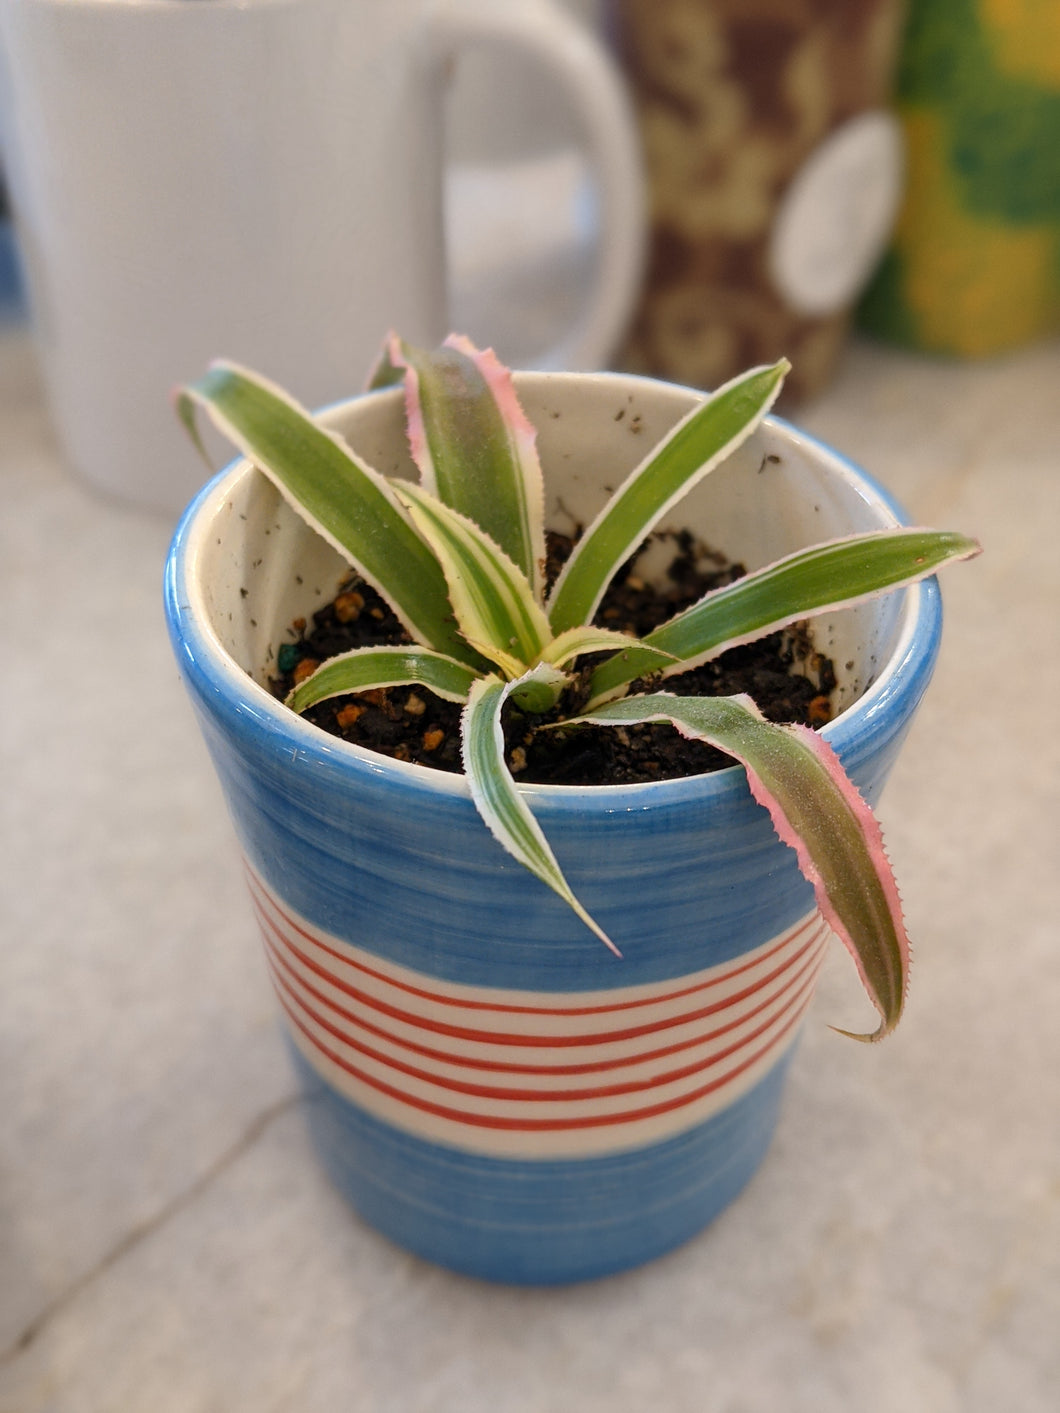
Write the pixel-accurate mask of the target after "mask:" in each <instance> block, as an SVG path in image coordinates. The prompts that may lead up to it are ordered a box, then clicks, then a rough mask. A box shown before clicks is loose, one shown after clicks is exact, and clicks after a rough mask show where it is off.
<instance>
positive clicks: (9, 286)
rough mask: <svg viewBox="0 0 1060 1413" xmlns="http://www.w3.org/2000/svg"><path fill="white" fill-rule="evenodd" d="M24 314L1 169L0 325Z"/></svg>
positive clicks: (15, 252)
mask: <svg viewBox="0 0 1060 1413" xmlns="http://www.w3.org/2000/svg"><path fill="white" fill-rule="evenodd" d="M22 313H23V298H22V272H21V270H20V269H19V265H18V251H17V249H16V248H15V232H14V229H13V227H12V223H11V207H10V203H9V202H8V199H7V186H6V185H5V183H4V170H3V167H0V323H3V322H4V321H5V320H11V319H17V318H20V317H21V316H22Z"/></svg>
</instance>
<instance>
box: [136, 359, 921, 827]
mask: <svg viewBox="0 0 1060 1413" xmlns="http://www.w3.org/2000/svg"><path fill="white" fill-rule="evenodd" d="M515 376H516V378H517V380H518V381H519V382H525V381H526V380H538V379H540V380H542V381H562V380H567V379H571V378H575V379H577V380H579V381H583V382H584V381H592V382H606V383H615V384H620V385H621V386H623V387H624V388H628V387H630V386H639V387H643V388H659V387H665V388H667V389H668V390H670V391H674V390H676V391H681V392H688V393H691V394H693V395H695V396H697V397H701V396H702V395H703V394H702V392H700V391H699V390H697V389H694V388H685V387H683V386H682V385H680V384H674V383H667V382H665V381H664V380H661V379H657V378H650V377H645V376H642V375H640V374H626V373H615V372H597V373H553V372H536V371H535V372H518V373H516V375H515ZM397 392H398V390H396V389H382V390H378V391H375V392H364V393H359V394H356V395H355V396H353V397H349V398H344V399H341V400H340V401H338V402H335V403H330V404H328V405H327V406H325V407H323V408H320V409H318V410H317V412H316V414H315V415H318V416H321V417H323V418H324V419H325V420H328V421H332V420H334V419H336V418H338V417H339V416H341V414H342V413H343V412H344V411H345V410H346V409H347V408H348V407H349V406H350V405H351V404H352V403H355V402H360V401H362V400H364V399H365V398H369V397H373V398H378V397H387V396H394V395H395V394H396V393H397ZM764 421H765V424H766V425H768V426H769V427H771V428H772V429H773V430H774V431H779V432H781V433H782V435H785V436H787V437H789V438H790V439H791V440H792V442H793V443H794V444H796V445H799V446H802V447H804V448H810V449H811V450H812V451H813V453H814V455H815V457H817V458H818V459H820V460H822V461H823V462H824V463H825V464H826V465H828V466H829V468H830V469H831V470H832V471H834V472H835V473H836V474H838V475H839V476H840V477H842V478H844V479H846V480H848V481H850V482H852V483H853V484H854V486H855V488H856V490H857V492H858V494H859V495H860V496H861V497H862V498H863V499H864V500H866V501H868V502H869V503H875V504H876V505H878V506H879V507H880V508H882V510H883V511H884V512H885V513H886V514H887V515H888V516H891V517H893V520H894V523H895V524H908V523H910V522H909V520H908V516H907V515H906V513H905V511H904V509H903V507H902V506H901V504H900V503H899V502H898V501H897V500H896V499H895V497H894V496H893V495H892V494H891V493H890V492H889V491H887V490H886V489H885V488H884V487H883V486H882V485H880V484H879V482H877V481H876V480H875V478H874V477H873V476H871V475H870V474H869V473H868V472H866V471H865V470H864V469H863V468H862V467H860V466H858V465H857V463H856V462H854V461H852V460H851V459H850V458H849V457H847V456H844V455H843V454H842V453H841V452H838V451H836V450H835V449H834V448H833V447H831V446H829V445H828V444H827V443H826V442H823V441H821V440H820V439H819V438H817V437H815V436H813V435H811V434H810V433H808V432H806V431H804V430H803V429H802V428H801V427H798V426H796V425H794V424H793V423H792V422H790V421H788V420H787V419H785V418H782V417H777V416H774V415H770V416H767V417H766V418H765V419H764ZM261 474H262V473H260V472H258V471H256V469H255V468H254V467H253V466H252V465H251V463H250V462H249V460H248V459H247V458H245V457H242V456H240V457H236V458H234V459H233V460H232V461H231V462H229V463H228V464H227V465H226V466H225V467H223V468H222V469H221V470H220V471H219V472H218V473H217V474H216V475H214V476H213V477H211V478H210V479H209V480H208V481H207V482H206V483H205V484H204V485H203V486H202V488H201V489H200V490H199V491H198V493H197V494H196V495H195V497H194V498H193V499H192V501H191V502H190V503H189V505H188V506H187V508H186V510H185V511H184V513H183V515H182V516H181V518H180V521H179V523H178V525H177V528H176V531H175V532H174V535H173V539H172V542H171V545H170V548H169V553H168V555H167V559H166V566H165V576H164V600H165V613H166V620H167V625H168V628H169V633H170V637H171V640H172V643H173V647H174V650H175V652H176V654H177V658H178V661H179V663H180V667H181V671H182V673H183V674H184V675H185V676H187V677H189V678H195V679H197V682H198V688H199V690H198V692H197V693H196V695H205V696H207V697H208V698H209V699H210V701H211V703H212V704H213V705H214V706H217V705H221V704H223V705H224V706H225V707H226V708H227V710H228V711H229V712H231V713H232V714H233V715H235V716H238V717H239V718H241V724H242V725H243V726H244V728H246V729H249V730H251V731H252V732H254V733H255V734H257V735H259V736H260V737H261V738H262V739H263V740H264V739H265V738H268V739H269V740H270V741H271V743H272V745H273V748H274V749H277V750H281V751H283V752H284V753H286V754H287V755H291V754H292V751H293V752H294V754H295V755H297V757H298V758H299V760H300V762H303V763H306V764H314V765H317V766H319V767H321V768H324V769H326V770H328V771H329V772H333V771H342V772H345V773H347V774H350V775H352V776H356V775H358V774H359V773H360V772H361V771H363V770H368V771H370V772H371V774H372V775H373V776H375V777H377V778H382V779H388V780H390V781H392V782H393V784H394V785H395V786H398V787H401V788H403V789H406V790H409V791H411V792H413V793H415V792H418V791H425V792H427V793H428V794H431V795H437V794H441V795H448V796H451V797H455V798H465V799H470V789H469V787H468V784H467V779H466V777H465V776H464V775H463V774H459V775H457V774H453V773H451V772H448V771H443V770H435V769H433V768H432V767H430V766H426V765H420V764H417V763H415V762H410V761H399V760H394V759H393V758H391V757H389V756H385V755H381V754H379V753H377V752H375V751H370V750H368V749H367V748H365V747H363V746H358V745H356V744H355V743H353V742H350V741H345V740H343V739H342V738H341V737H336V736H332V735H330V734H329V733H328V732H325V731H322V730H321V729H320V728H319V727H317V726H314V725H313V723H312V722H310V721H307V720H305V718H303V717H301V716H299V715H297V714H296V713H295V712H292V711H290V710H289V709H288V708H287V707H285V706H284V705H283V703H282V702H281V701H279V700H278V699H277V698H276V697H273V696H272V695H271V694H270V693H269V692H268V691H266V689H265V688H264V687H262V686H261V685H260V684H259V683H257V682H255V681H254V679H253V678H252V677H251V676H250V675H249V673H247V672H245V671H244V669H243V668H242V667H241V666H240V665H239V664H238V663H237V662H236V661H235V660H234V659H233V658H232V657H231V656H230V654H229V653H228V651H227V650H226V649H225V648H224V646H223V645H222V643H221V642H220V640H219V639H218V638H217V636H216V634H215V633H214V631H213V628H212V626H211V624H210V619H209V615H208V614H207V612H206V610H205V606H204V604H203V601H202V593H201V586H200V583H199V580H198V577H197V569H198V560H199V557H200V549H201V545H202V543H203V537H204V536H205V534H206V533H207V532H208V530H209V527H210V525H211V524H212V523H213V520H214V518H215V516H216V515H217V514H218V513H219V512H220V510H221V509H222V508H223V506H224V504H225V502H226V501H227V499H228V497H229V496H230V494H231V488H232V487H233V486H234V485H235V484H236V483H237V482H238V481H239V480H240V479H242V478H243V477H244V476H247V475H252V476H253V475H261ZM896 593H897V594H898V595H901V596H902V598H903V600H904V602H903V603H902V606H901V619H900V625H899V632H898V635H897V638H896V641H895V643H894V647H893V650H892V652H891V654H890V656H889V657H888V659H887V661H886V662H885V663H884V664H882V665H881V666H880V668H879V670H878V672H877V675H876V677H875V679H874V681H873V682H872V683H871V685H870V686H869V687H868V688H866V690H865V691H864V692H863V693H862V694H861V696H859V697H858V698H857V700H856V701H854V702H852V703H851V704H850V705H849V706H848V707H845V708H844V709H843V710H842V711H841V712H840V713H839V714H838V715H837V716H836V717H835V718H834V719H833V720H832V721H830V722H829V723H828V724H827V725H826V726H824V727H823V728H822V730H821V735H822V736H823V737H824V738H825V739H826V740H828V741H829V743H830V744H831V745H832V746H833V748H834V749H835V750H836V751H837V752H838V753H839V755H840V756H841V757H842V758H843V760H844V764H845V765H846V767H847V769H848V770H849V769H850V767H851V764H852V759H853V758H854V757H857V756H860V754H861V753H862V752H863V751H867V750H868V749H870V748H871V743H870V738H871V737H873V736H874V735H875V728H876V726H877V725H878V723H879V721H880V718H881V716H882V715H886V714H887V709H888V707H889V706H890V705H891V704H892V703H894V702H896V700H898V699H902V698H905V697H907V696H908V694H910V693H914V694H915V697H914V704H915V701H916V700H918V699H919V697H920V695H921V694H922V693H923V691H924V689H925V688H926V685H927V682H928V679H929V677H930V674H931V670H932V668H933V666H934V661H935V658H936V656H937V653H938V646H939V640H940V636H941V623H942V600H941V594H940V591H939V586H938V582H937V580H936V579H935V577H934V576H932V577H931V578H929V579H925V580H921V581H920V582H919V583H916V584H913V585H910V586H908V587H907V588H905V589H900V590H897V591H896ZM745 789H746V785H745V777H744V770H743V767H742V766H739V765H733V766H730V767H727V768H725V769H722V770H717V771H712V772H708V773H705V774H700V775H691V776H684V777H681V778H679V779H674V780H658V781H643V782H640V783H637V784H610V785H604V784H601V785H590V786H586V785H541V784H529V783H522V782H519V790H520V792H521V793H522V794H524V795H525V796H526V797H527V798H528V799H530V800H534V801H539V802H540V803H541V804H543V805H546V806H547V808H548V809H549V811H550V812H552V811H559V812H565V811H566V810H579V811H583V810H584V809H585V808H586V804H587V801H589V800H592V801H596V802H597V804H598V805H600V806H601V807H602V808H603V810H604V812H605V813H612V812H618V811H622V810H625V809H630V810H639V809H647V808H655V807H658V806H665V805H666V804H669V803H673V804H678V803H687V802H688V801H689V799H690V798H691V797H692V796H702V795H707V796H712V797H721V796H723V795H731V794H735V793H737V792H742V791H744V790H745Z"/></svg>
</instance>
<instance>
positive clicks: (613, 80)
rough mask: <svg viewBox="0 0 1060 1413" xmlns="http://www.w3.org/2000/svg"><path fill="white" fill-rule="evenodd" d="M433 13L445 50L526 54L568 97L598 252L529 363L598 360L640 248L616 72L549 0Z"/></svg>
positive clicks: (589, 365)
mask: <svg viewBox="0 0 1060 1413" xmlns="http://www.w3.org/2000/svg"><path fill="white" fill-rule="evenodd" d="M434 18H435V32H436V36H437V39H438V41H439V43H440V45H441V47H442V52H443V54H445V55H446V56H447V57H448V55H451V54H452V52H453V51H455V50H458V49H461V48H465V47H472V46H475V47H493V48H503V49H508V50H513V51H516V52H518V53H521V54H522V55H524V56H525V55H529V56H530V57H531V58H533V59H535V60H536V61H538V63H540V64H541V65H542V66H543V67H545V68H547V69H549V70H550V71H551V72H552V74H553V75H554V76H555V78H556V80H557V81H558V82H559V83H560V84H562V86H563V88H564V89H565V91H566V92H567V93H568V95H569V97H570V100H571V103H572V105H573V108H574V111H575V113H576V114H577V116H578V119H579V122H580V124H581V127H582V137H583V142H584V148H585V151H586V153H587V156H588V159H589V163H590V168H591V170H592V171H593V172H594V173H595V175H596V179H597V182H598V186H599V209H600V231H599V253H598V257H597V261H596V267H595V276H594V281H593V284H592V286H591V288H590V290H589V292H588V294H587V297H586V299H585V301H584V305H583V307H582V309H581V310H580V311H579V313H578V316H577V318H576V320H575V322H574V324H573V327H571V328H570V329H569V330H568V332H567V333H565V334H564V335H563V336H562V337H561V338H560V340H559V342H558V343H556V344H554V345H553V346H552V347H551V348H550V349H547V350H546V351H545V352H543V353H542V354H540V355H538V356H537V357H536V358H535V360H534V363H535V366H536V367H538V368H544V369H565V370H568V371H571V372H580V371H585V370H591V369H595V368H601V367H604V366H606V364H607V362H608V359H609V358H610V357H611V355H612V354H613V353H614V351H615V348H616V347H617V345H618V341H619V339H620V338H621V336H622V334H623V333H624V332H625V329H626V326H627V324H628V322H629V320H630V317H631V316H632V313H633V307H634V303H635V301H636V299H637V296H638V294H639V292H640V283H641V277H642V274H643V270H644V254H645V247H646V229H645V216H644V211H645V198H644V177H643V166H642V162H641V155H640V140H639V137H638V133H637V126H636V122H635V120H634V117H633V112H632V108H631V105H630V100H629V97H628V95H627V92H626V88H625V85H624V83H623V81H622V79H621V77H620V75H619V72H618V70H617V68H616V66H615V65H614V64H613V63H612V62H611V60H610V59H609V58H608V56H607V54H606V52H605V51H604V49H603V48H602V47H601V46H600V45H599V44H598V43H597V42H596V40H595V39H594V38H593V37H592V35H591V34H589V33H588V32H587V31H586V30H585V29H584V28H583V27H582V26H581V25H580V24H579V23H578V22H577V21H576V20H575V19H573V18H572V16H570V15H569V14H567V13H566V12H565V11H564V10H562V9H561V8H560V7H559V6H558V5H556V4H554V3H553V0H517V3H514V4H512V3H507V0H501V3H498V0H487V3H485V4H483V3H482V0H445V3H443V4H441V5H440V6H439V8H438V11H437V12H436V14H435V17H434Z"/></svg>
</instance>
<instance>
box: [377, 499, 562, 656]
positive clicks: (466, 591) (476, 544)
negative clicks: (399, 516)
mask: <svg viewBox="0 0 1060 1413" xmlns="http://www.w3.org/2000/svg"><path fill="white" fill-rule="evenodd" d="M391 485H392V486H393V487H394V492H395V494H396V495H397V497H398V499H399V500H400V501H402V503H403V504H405V505H406V506H407V507H408V510H409V514H410V515H411V516H412V519H413V522H414V523H415V525H416V528H417V529H418V530H419V532H420V534H421V535H422V536H423V538H424V539H425V540H426V541H427V543H428V544H429V545H430V546H431V548H432V549H433V550H434V552H435V554H436V555H437V556H438V560H439V562H440V563H441V566H442V569H443V571H444V573H445V579H446V583H447V586H448V592H449V598H450V600H451V601H452V605H453V612H454V613H455V614H456V618H457V622H458V623H459V625H460V631H461V632H462V633H463V635H464V637H465V638H466V639H467V640H468V641H469V642H471V643H474V644H476V645H477V646H478V648H479V651H481V652H483V653H485V654H486V655H487V656H488V657H490V658H491V659H492V660H493V661H495V662H496V663H497V664H498V666H500V667H502V668H503V670H504V671H505V672H506V673H507V674H508V675H509V676H516V677H517V676H521V674H522V673H523V672H524V671H525V670H526V668H527V667H529V666H531V665H532V664H533V663H534V662H536V661H537V659H538V657H539V656H540V654H541V650H542V648H543V647H544V646H545V644H546V643H547V642H548V639H549V631H548V621H547V619H546V618H545V614H544V611H543V609H542V608H541V606H540V605H539V604H538V603H537V601H536V599H535V598H534V595H533V591H532V590H531V588H530V585H529V584H528V583H527V581H526V577H525V575H524V574H523V573H522V571H521V570H520V569H519V568H518V566H517V565H515V564H513V563H512V561H511V560H510V559H509V558H508V556H507V555H506V554H505V553H504V551H503V550H501V549H500V548H499V546H498V545H496V544H494V542H493V541H492V540H491V539H490V538H489V536H488V535H486V533H485V532H484V531H483V530H481V529H479V527H478V526H477V525H476V524H474V522H473V521H471V520H468V518H467V517H466V516H464V515H461V514H459V513H458V512H457V511H455V510H452V509H451V508H450V507H449V506H447V505H444V504H443V503H442V502H441V501H440V500H438V499H437V498H436V497H435V496H432V495H431V494H430V493H429V492H428V491H425V490H423V489H422V487H420V486H413V485H411V484H410V483H409V482H407V481H392V482H391Z"/></svg>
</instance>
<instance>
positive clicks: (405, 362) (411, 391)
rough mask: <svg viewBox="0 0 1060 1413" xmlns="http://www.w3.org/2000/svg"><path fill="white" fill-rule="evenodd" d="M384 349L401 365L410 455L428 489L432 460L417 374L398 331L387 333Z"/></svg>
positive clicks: (430, 484) (431, 472) (396, 366)
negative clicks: (402, 346) (405, 352)
mask: <svg viewBox="0 0 1060 1413" xmlns="http://www.w3.org/2000/svg"><path fill="white" fill-rule="evenodd" d="M386 353H387V356H388V357H389V359H390V362H391V363H392V364H393V365H394V367H395V368H400V369H402V370H403V372H404V375H405V378H404V382H405V432H406V435H407V437H408V443H409V451H410V452H411V454H412V459H413V461H414V462H415V463H416V466H417V467H418V469H419V473H420V481H421V483H422V484H423V485H424V486H426V487H427V488H428V489H429V488H430V487H431V486H433V484H434V461H433V459H432V457H431V449H430V446H429V445H428V442H427V426H426V423H425V422H424V420H423V403H422V401H421V399H420V375H419V373H417V371H416V369H415V367H414V366H413V364H412V362H411V361H410V360H409V359H407V358H406V357H405V355H404V353H403V352H402V348H401V338H400V336H399V335H398V334H394V333H391V334H388V335H387V339H386Z"/></svg>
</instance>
